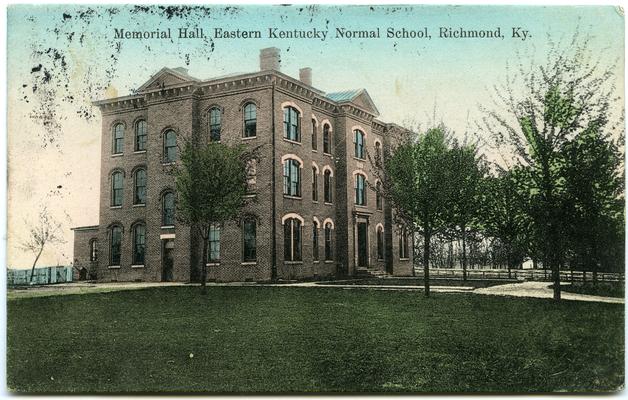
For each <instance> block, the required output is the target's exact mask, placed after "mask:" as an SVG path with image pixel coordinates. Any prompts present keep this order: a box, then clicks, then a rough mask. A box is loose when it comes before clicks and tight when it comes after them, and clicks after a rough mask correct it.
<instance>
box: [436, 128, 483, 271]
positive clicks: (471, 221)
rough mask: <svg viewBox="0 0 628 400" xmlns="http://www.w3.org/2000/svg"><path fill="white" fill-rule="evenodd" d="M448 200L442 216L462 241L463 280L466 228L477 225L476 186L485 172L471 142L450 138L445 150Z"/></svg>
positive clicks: (477, 203)
mask: <svg viewBox="0 0 628 400" xmlns="http://www.w3.org/2000/svg"><path fill="white" fill-rule="evenodd" d="M447 156H448V168H447V172H448V173H449V178H448V179H447V184H448V185H449V190H448V194H449V201H448V207H447V208H446V219H447V221H448V223H449V228H450V231H451V232H452V234H453V235H452V236H454V237H457V238H459V239H460V241H461V242H462V255H461V258H462V277H463V280H465V281H466V280H467V238H468V235H469V230H470V229H474V228H475V227H477V224H478V217H479V211H480V194H481V192H480V185H481V182H482V178H483V176H484V174H485V173H486V168H485V166H484V163H483V160H482V158H481V157H480V156H479V154H478V148H477V146H476V145H475V144H460V143H458V141H457V140H453V143H452V146H451V149H449V150H448V154H447Z"/></svg>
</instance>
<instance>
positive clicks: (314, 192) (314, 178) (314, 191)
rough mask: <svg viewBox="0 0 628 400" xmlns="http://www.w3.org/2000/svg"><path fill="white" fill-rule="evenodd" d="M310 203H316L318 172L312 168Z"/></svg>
mask: <svg viewBox="0 0 628 400" xmlns="http://www.w3.org/2000/svg"><path fill="white" fill-rule="evenodd" d="M312 201H318V170H317V169H316V167H312Z"/></svg>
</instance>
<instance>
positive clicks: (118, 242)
mask: <svg viewBox="0 0 628 400" xmlns="http://www.w3.org/2000/svg"><path fill="white" fill-rule="evenodd" d="M110 240H111V242H110V243H111V249H110V251H109V265H120V254H121V252H120V250H121V247H122V228H121V227H119V226H117V225H116V226H112V227H111V232H110Z"/></svg>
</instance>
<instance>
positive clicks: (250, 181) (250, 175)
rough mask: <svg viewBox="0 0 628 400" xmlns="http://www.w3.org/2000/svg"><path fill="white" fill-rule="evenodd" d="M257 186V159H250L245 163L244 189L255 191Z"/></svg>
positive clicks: (250, 191)
mask: <svg viewBox="0 0 628 400" xmlns="http://www.w3.org/2000/svg"><path fill="white" fill-rule="evenodd" d="M256 188H257V160H255V159H251V160H248V161H247V163H246V191H247V192H249V193H253V192H255V189H256Z"/></svg>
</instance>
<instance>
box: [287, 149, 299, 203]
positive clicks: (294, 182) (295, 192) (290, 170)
mask: <svg viewBox="0 0 628 400" xmlns="http://www.w3.org/2000/svg"><path fill="white" fill-rule="evenodd" d="M283 194H285V195H287V196H295V197H301V163H300V162H299V161H297V160H295V159H293V158H289V159H287V160H286V161H285V162H284V164H283Z"/></svg>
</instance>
